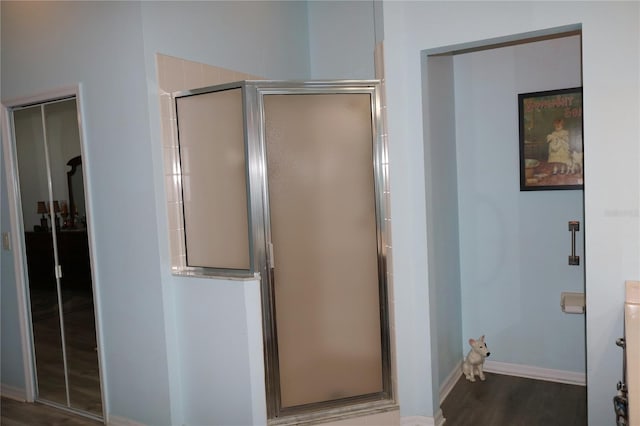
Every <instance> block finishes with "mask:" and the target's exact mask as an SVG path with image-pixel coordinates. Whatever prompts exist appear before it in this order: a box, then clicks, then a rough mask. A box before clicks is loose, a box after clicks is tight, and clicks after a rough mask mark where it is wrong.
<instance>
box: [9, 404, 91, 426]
mask: <svg viewBox="0 0 640 426" xmlns="http://www.w3.org/2000/svg"><path fill="white" fill-rule="evenodd" d="M0 424H1V425H2V426H36V425H38V426H40V425H42V426H45V425H46V426H92V425H102V424H103V423H102V422H99V421H96V420H92V419H89V418H87V417H82V416H80V415H77V414H74V413H69V412H66V411H63V410H59V409H57V408H53V407H49V406H47V405H43V404H40V403H37V402H36V403H33V404H29V403H26V402H19V401H15V400H13V399H9V398H2V400H1V401H0Z"/></svg>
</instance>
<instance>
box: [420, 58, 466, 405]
mask: <svg viewBox="0 0 640 426" xmlns="http://www.w3.org/2000/svg"><path fill="white" fill-rule="evenodd" d="M424 64H425V65H426V66H427V72H426V73H425V75H424V76H423V82H422V84H423V87H424V88H425V90H424V92H423V95H424V98H423V99H424V101H423V106H424V114H425V121H426V122H427V123H430V124H431V125H428V126H426V127H425V141H426V142H425V175H426V176H425V186H426V189H427V191H426V200H427V201H426V205H427V241H428V259H429V283H430V285H429V290H430V292H429V294H430V298H431V300H432V303H431V305H430V307H429V308H430V314H431V316H430V318H431V330H432V334H433V335H434V336H436V339H435V341H432V344H431V354H432V355H431V356H432V357H433V359H432V365H433V366H432V370H433V375H434V377H435V378H436V379H437V380H434V383H433V392H434V404H437V403H438V402H439V401H437V398H438V397H439V394H440V387H441V386H442V385H443V383H444V382H445V381H446V379H447V378H448V377H449V376H450V375H451V374H452V373H453V372H454V370H457V372H459V371H460V370H459V366H460V364H459V363H460V361H461V358H460V356H459V354H460V352H461V351H462V348H461V346H460V341H461V335H462V314H461V303H460V247H459V244H458V177H457V164H456V114H455V96H454V78H453V77H454V72H453V69H454V66H453V64H454V63H453V57H452V56H438V57H430V58H428V59H426V58H425V62H424ZM436 361H437V362H436ZM436 371H437V373H436ZM454 374H455V373H454Z"/></svg>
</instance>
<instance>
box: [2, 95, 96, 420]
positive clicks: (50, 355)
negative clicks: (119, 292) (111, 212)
mask: <svg viewBox="0 0 640 426" xmlns="http://www.w3.org/2000/svg"><path fill="white" fill-rule="evenodd" d="M13 122H14V132H15V138H16V141H15V142H16V153H17V159H18V179H19V182H20V197H21V204H22V219H23V225H24V231H25V254H26V260H27V280H28V287H29V296H30V307H31V320H32V327H33V344H34V354H35V364H36V365H35V370H36V378H37V385H38V399H40V400H46V401H51V402H55V403H58V404H61V405H64V406H66V407H69V408H73V409H77V410H81V411H86V412H88V413H91V414H95V415H97V416H101V415H102V396H101V391H100V374H99V365H98V352H97V344H96V327H95V315H94V303H93V283H92V274H91V258H90V255H89V244H88V236H87V221H86V209H85V194H84V182H83V171H82V156H81V152H80V137H79V127H78V121H77V107H76V101H75V99H73V98H72V99H66V100H61V101H53V102H50V103H44V104H40V105H35V106H30V107H28V108H24V109H18V110H14V111H13ZM56 267H57V268H58V270H59V271H60V272H61V273H58V274H57V276H56V273H55V270H56Z"/></svg>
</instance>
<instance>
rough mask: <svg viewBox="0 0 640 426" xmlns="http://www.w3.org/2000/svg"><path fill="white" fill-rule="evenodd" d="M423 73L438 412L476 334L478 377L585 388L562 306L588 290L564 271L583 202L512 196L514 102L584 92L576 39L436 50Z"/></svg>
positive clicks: (568, 197)
mask: <svg viewBox="0 0 640 426" xmlns="http://www.w3.org/2000/svg"><path fill="white" fill-rule="evenodd" d="M422 64H423V87H424V89H425V90H424V91H423V93H424V98H423V105H424V111H425V119H424V122H425V123H426V125H425V129H424V132H425V134H424V139H425V169H426V170H427V172H426V191H427V195H426V196H427V206H428V207H427V208H428V215H427V216H428V218H429V219H428V223H427V227H428V235H429V240H428V251H429V254H430V263H429V274H430V277H429V282H430V285H431V286H432V291H433V293H434V294H435V295H436V297H435V298H434V300H433V302H432V309H431V312H432V320H434V322H435V324H436V330H437V332H436V345H437V350H438V353H439V354H440V356H439V358H438V362H437V366H436V368H437V371H434V374H433V377H434V380H437V385H438V387H439V394H440V395H439V396H440V403H442V401H443V400H444V398H445V397H446V396H447V395H448V393H449V392H450V391H451V389H452V388H453V386H454V385H455V383H456V382H457V380H458V379H459V377H460V374H461V373H460V363H461V361H462V358H463V357H464V356H465V355H466V353H467V352H468V351H469V349H470V348H469V346H468V343H467V342H468V340H469V339H471V338H474V339H477V338H478V337H480V336H481V335H486V341H487V344H488V346H489V347H490V348H491V357H490V358H489V359H488V360H487V361H486V362H485V371H489V372H494V373H501V374H507V375H514V376H522V377H529V378H536V379H542V380H548V381H556V382H562V383H570V384H577V385H583V386H585V385H586V346H585V334H586V333H585V315H583V314H582V313H579V314H567V313H565V312H563V311H562V309H561V306H560V304H561V294H562V293H563V292H577V293H584V291H585V287H584V261H583V262H581V265H579V266H574V265H569V264H568V262H567V256H568V255H570V254H571V233H570V232H568V228H567V224H568V222H570V221H580V222H583V220H584V214H583V212H584V201H583V191H582V190H581V189H574V190H554V191H520V166H519V159H520V153H519V119H518V94H522V93H530V92H539V91H546V90H556V89H565V88H575V87H581V86H582V71H581V70H582V58H581V32H580V28H579V27H571V28H568V27H563V28H559V29H553V30H548V31H544V32H540V33H535V34H534V33H529V34H524V35H514V36H511V37H505V38H501V39H495V40H488V41H481V42H477V43H470V44H467V45H464V46H449V47H443V48H440V49H436V50H430V51H426V52H423V62H422ZM551 130H552V129H550V130H549V132H551ZM451 212H455V213H456V214H454V215H452V214H451ZM581 229H583V227H581ZM583 247H584V238H583V237H582V234H579V235H578V238H577V240H576V250H577V252H579V253H583ZM581 257H582V258H583V260H584V257H583V256H581ZM435 305H438V306H437V308H435ZM434 387H435V386H434ZM436 389H438V388H436ZM585 405H586V404H585ZM444 414H445V416H446V414H447V413H444Z"/></svg>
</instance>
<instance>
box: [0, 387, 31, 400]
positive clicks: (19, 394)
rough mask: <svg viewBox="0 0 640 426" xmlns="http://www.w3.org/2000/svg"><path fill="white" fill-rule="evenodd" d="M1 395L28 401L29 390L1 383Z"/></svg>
mask: <svg viewBox="0 0 640 426" xmlns="http://www.w3.org/2000/svg"><path fill="white" fill-rule="evenodd" d="M0 395H2V396H3V397H5V398H9V399H14V400H16V401H20V402H26V400H27V392H26V391H25V390H24V389H20V388H16V387H14V386H9V385H5V384H4V383H2V384H0Z"/></svg>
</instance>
